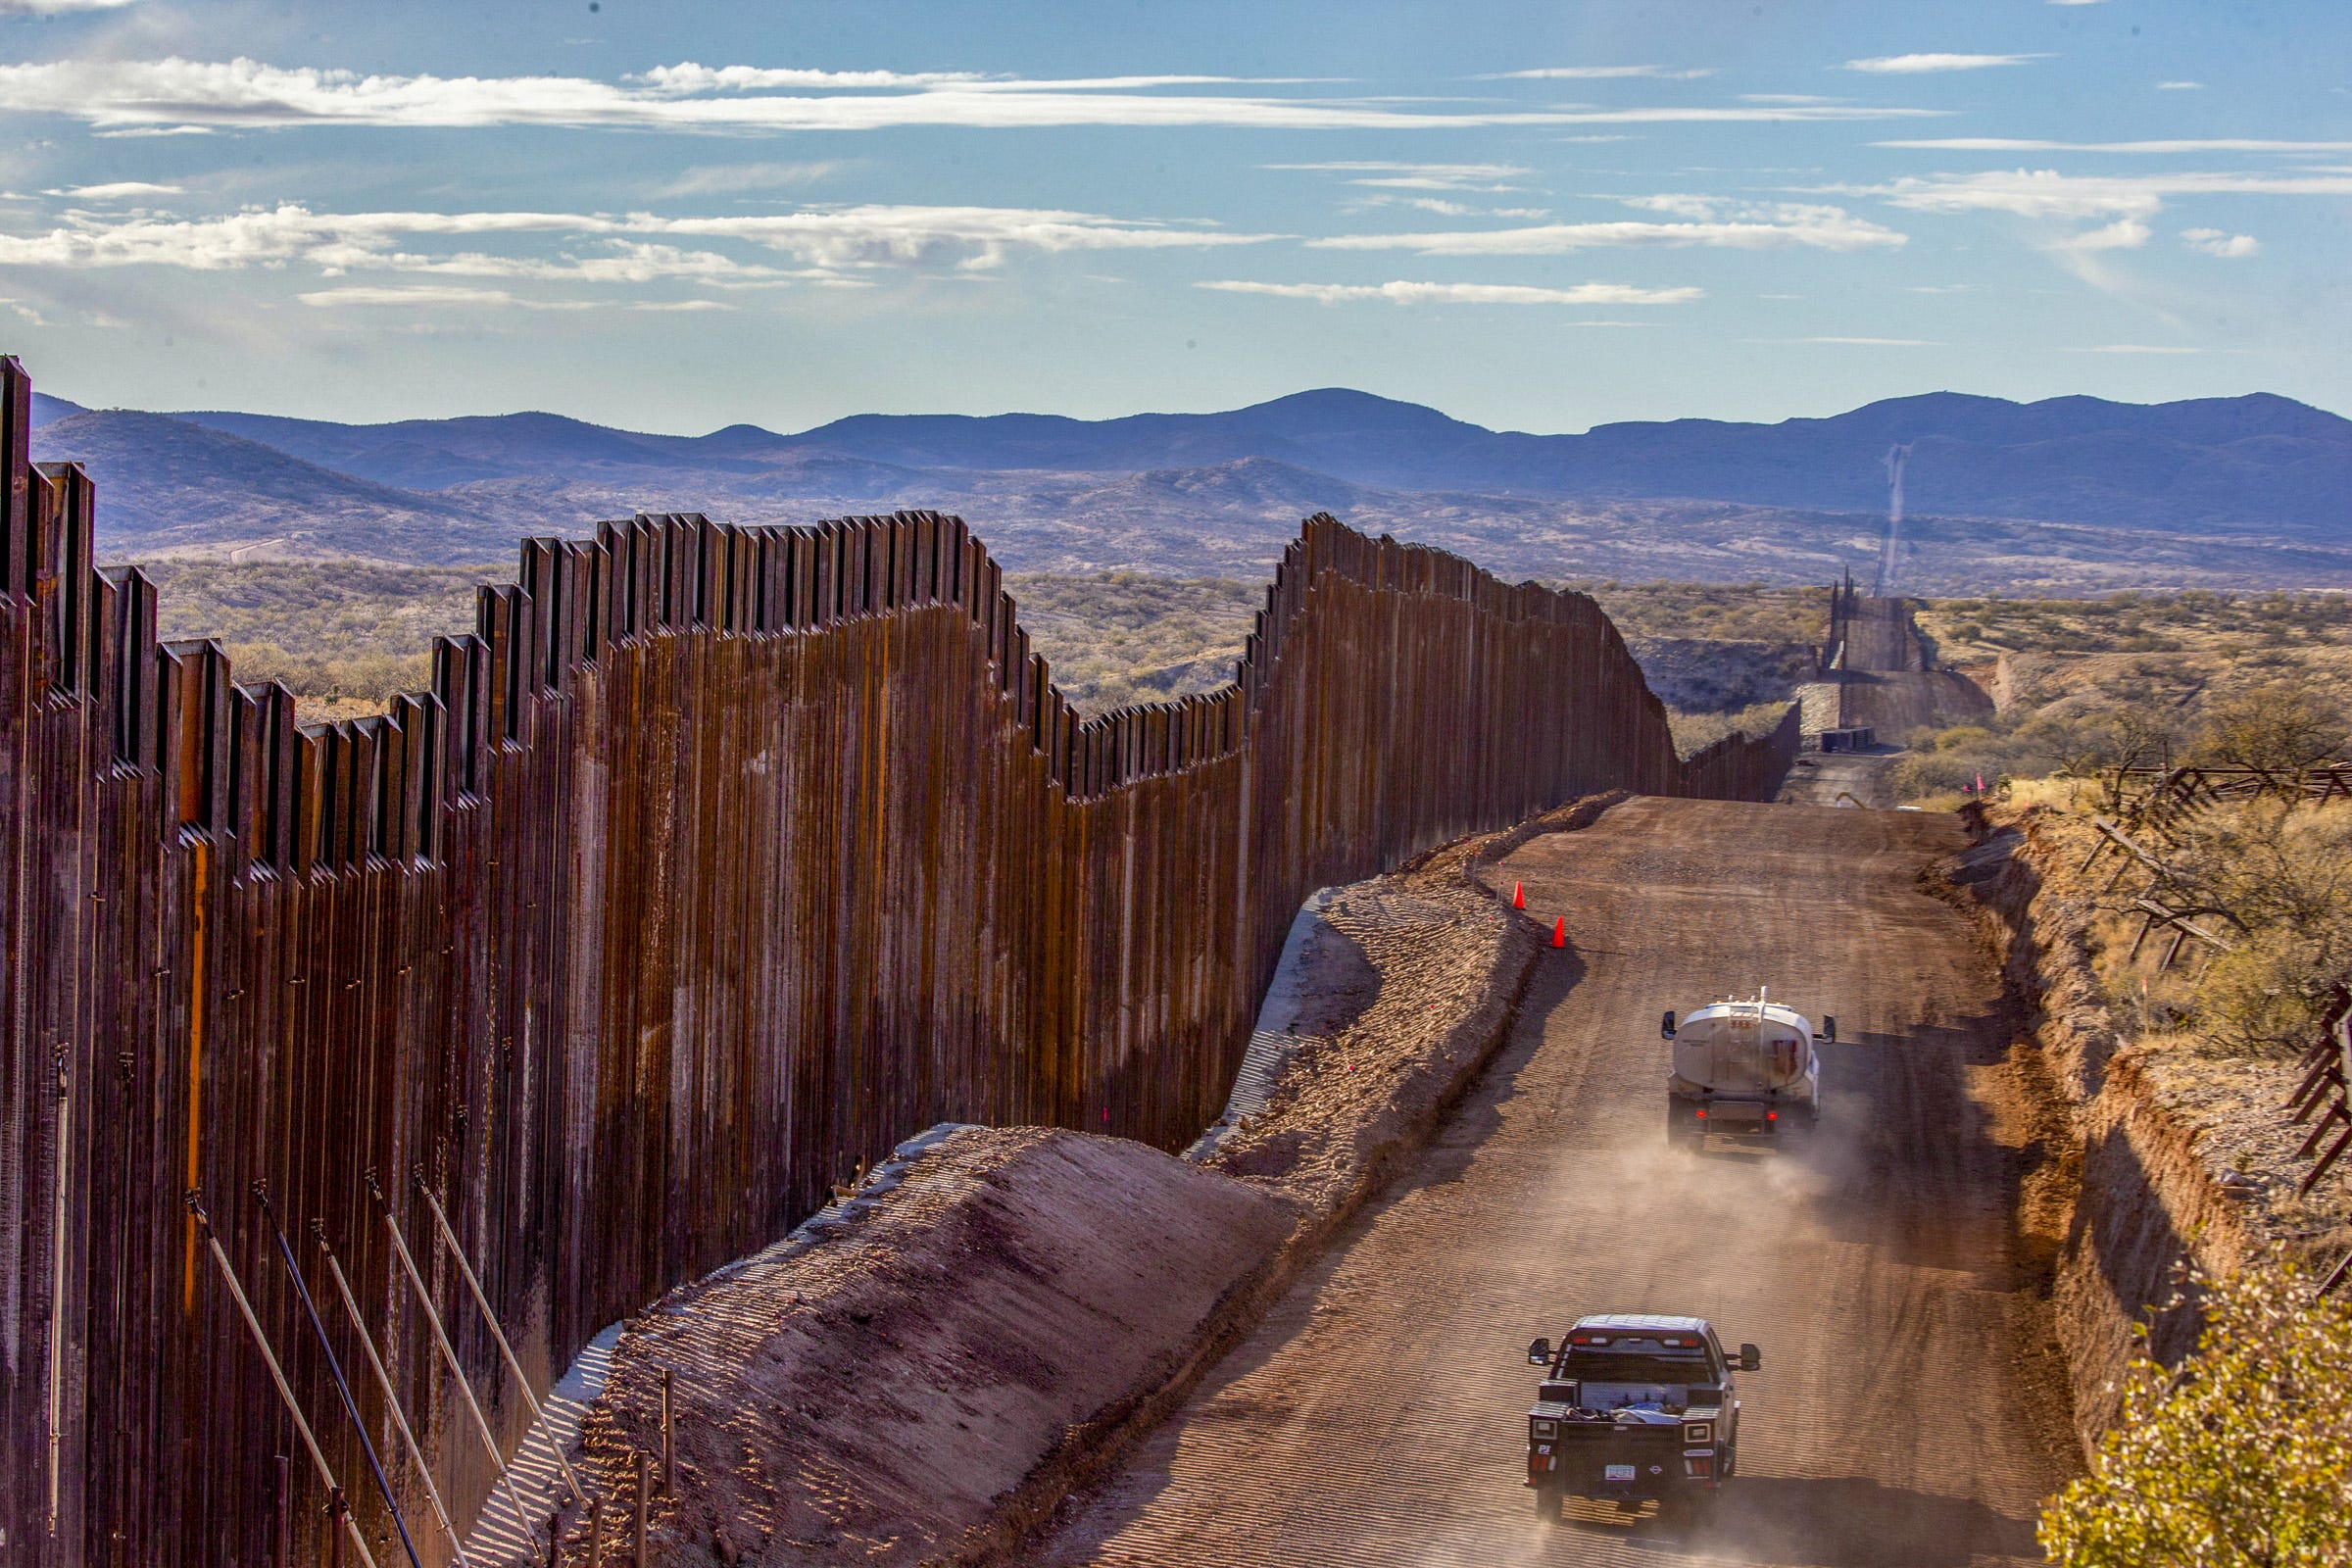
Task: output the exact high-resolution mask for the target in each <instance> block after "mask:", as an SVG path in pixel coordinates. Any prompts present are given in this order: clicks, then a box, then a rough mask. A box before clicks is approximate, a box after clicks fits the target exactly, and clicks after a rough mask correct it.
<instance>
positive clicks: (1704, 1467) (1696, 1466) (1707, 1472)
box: [1683, 1453, 1715, 1481]
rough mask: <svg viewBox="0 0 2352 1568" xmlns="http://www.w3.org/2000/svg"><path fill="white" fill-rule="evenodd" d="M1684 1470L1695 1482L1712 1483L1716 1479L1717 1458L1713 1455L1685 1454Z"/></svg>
mask: <svg viewBox="0 0 2352 1568" xmlns="http://www.w3.org/2000/svg"><path fill="white" fill-rule="evenodd" d="M1683 1469H1684V1471H1685V1473H1687V1474H1688V1475H1689V1476H1690V1477H1691V1480H1693V1481H1712V1480H1714V1479H1715V1456H1714V1455H1713V1454H1711V1453H1687V1454H1684V1455H1683Z"/></svg>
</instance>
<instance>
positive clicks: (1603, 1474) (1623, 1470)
mask: <svg viewBox="0 0 2352 1568" xmlns="http://www.w3.org/2000/svg"><path fill="white" fill-rule="evenodd" d="M1600 1479H1601V1480H1603V1481H1631V1480H1633V1479H1634V1467H1633V1466H1632V1465H1630V1464H1604V1465H1602V1466H1601V1467H1600Z"/></svg>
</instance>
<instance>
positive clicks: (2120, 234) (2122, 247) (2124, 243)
mask: <svg viewBox="0 0 2352 1568" xmlns="http://www.w3.org/2000/svg"><path fill="white" fill-rule="evenodd" d="M2149 232H2150V231H2149V228H2148V225H2147V224H2145V223H2143V222H2141V221H2139V220H2138V219H2136V218H2119V219H2117V220H2116V221H2114V222H2112V223H2109V224H2107V225H2106V226H2105V227H2103V228H2094V229H2091V230H2089V231H2088V232H2086V233H2081V234H2070V235H2068V236H2067V237H2066V238H2065V239H2062V240H2059V241H2058V242H2057V243H2058V245H2059V246H2060V247H2061V248H2063V249H2066V250H2070V251H2130V250H2137V249H2138V248H2139V247H2140V246H2142V245H2145V244H2146V243H2147V242H2148V234H2149Z"/></svg>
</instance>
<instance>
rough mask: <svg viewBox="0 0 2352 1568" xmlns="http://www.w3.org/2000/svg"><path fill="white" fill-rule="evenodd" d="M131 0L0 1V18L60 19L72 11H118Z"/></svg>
mask: <svg viewBox="0 0 2352 1568" xmlns="http://www.w3.org/2000/svg"><path fill="white" fill-rule="evenodd" d="M131 3H132V0H0V17H62V16H65V15H67V14H68V13H70V12H74V11H119V10H121V9H122V8H123V7H124V6H126V5H129V4H131Z"/></svg>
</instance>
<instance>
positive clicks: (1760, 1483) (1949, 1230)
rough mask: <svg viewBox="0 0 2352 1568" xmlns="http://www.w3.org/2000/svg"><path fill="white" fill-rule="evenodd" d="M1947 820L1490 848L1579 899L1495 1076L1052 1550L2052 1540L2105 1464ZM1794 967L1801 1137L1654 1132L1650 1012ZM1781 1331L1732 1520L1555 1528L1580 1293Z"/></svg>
mask: <svg viewBox="0 0 2352 1568" xmlns="http://www.w3.org/2000/svg"><path fill="white" fill-rule="evenodd" d="M1964 843H1965V840H1964V838H1963V835H1962V832H1961V829H1960V827H1959V825H1958V823H1957V822H1956V820H1955V819H1953V818H1951V817H1948V816H1941V815H1930V814H1926V813H1918V812H1882V811H1866V810H1853V809H1835V810H1832V809H1806V808H1794V807H1765V806H1750V805H1739V804H1732V803H1723V802H1700V801H1666V800H1651V799H1639V800H1634V801H1630V802H1627V803H1625V804H1623V805H1621V806H1618V807H1616V808H1615V809H1611V810H1609V811H1608V812H1607V813H1606V814H1605V815H1603V816H1601V817H1600V819H1599V820H1598V821H1597V822H1596V823H1595V824H1593V826H1591V827H1589V828H1587V829H1585V830H1584V831H1582V832H1575V833H1553V834H1549V835H1545V836H1543V837H1538V838H1536V839H1534V840H1533V841H1531V842H1529V843H1526V844H1525V845H1524V846H1522V847H1520V848H1519V849H1517V850H1516V852H1515V853H1512V854H1510V855H1509V856H1508V858H1505V859H1504V860H1502V862H1501V863H1500V864H1499V865H1497V866H1496V867H1495V869H1494V871H1493V872H1492V873H1491V875H1492V877H1493V879H1494V881H1495V884H1496V885H1497V886H1498V887H1499V888H1500V890H1501V891H1502V892H1503V893H1504V894H1506V895H1507V893H1508V891H1509V888H1510V886H1511V883H1512V882H1513V881H1521V882H1523V883H1524V885H1525V888H1526V891H1527V897H1528V904H1529V909H1530V913H1531V914H1534V915H1537V916H1540V917H1542V919H1543V920H1544V923H1548V922H1549V920H1550V918H1551V917H1553V916H1554V915H1555V914H1556V915H1558V916H1561V917H1563V918H1564V919H1565V921H1566V934H1567V939H1568V946H1567V947H1566V948H1565V949H1564V950H1562V951H1559V952H1546V953H1544V954H1543V955H1542V956H1540V957H1539V960H1538V965H1537V968H1536V969H1535V971H1534V973H1533V975H1532V977H1531V979H1530V981H1529V985H1528V988H1527V990H1526V992H1525V994H1524V996H1523V998H1522V1001H1521V1004H1520V1007H1519V1010H1518V1014H1517V1023H1516V1025H1515V1028H1514V1030H1513V1032H1512V1034H1511V1035H1510V1036H1509V1038H1508V1039H1507V1040H1506V1041H1505V1043H1504V1045H1503V1047H1502V1049H1501V1051H1500V1052H1499V1054H1497V1056H1496V1058H1495V1064H1494V1065H1493V1067H1492V1068H1491V1069H1490V1070H1489V1071H1488V1072H1487V1074H1486V1075H1485V1076H1484V1077H1483V1079H1481V1081H1480V1082H1479V1083H1478V1084H1477V1085H1476V1086H1475V1087H1474V1088H1473V1089H1472V1090H1471V1091H1470V1092H1469V1093H1468V1094H1467V1095H1466V1096H1465V1097H1464V1098H1463V1100H1462V1101H1461V1102H1460V1103H1459V1105H1458V1107H1457V1108H1456V1109H1455V1110H1454V1111H1453V1112H1452V1114H1451V1115H1450V1116H1449V1117H1448V1118H1447V1119H1446V1121H1445V1122H1444V1123H1443V1124H1442V1125H1441V1127H1440V1129H1439V1131H1438V1134H1437V1136H1436V1138H1435V1139H1434V1141H1433V1142H1432V1143H1431V1145H1430V1146H1429V1147H1428V1148H1427V1150H1426V1151H1425V1152H1423V1153H1422V1154H1420V1155H1419V1156H1418V1157H1417V1158H1415V1159H1413V1160H1411V1161H1409V1162H1408V1163H1407V1164H1406V1167H1405V1169H1404V1171H1403V1173H1402V1175H1401V1178H1400V1179H1399V1180H1398V1181H1397V1184H1396V1185H1395V1186H1394V1187H1393V1188H1392V1189H1390V1191H1389V1192H1388V1193H1387V1195H1386V1196H1384V1197H1383V1198H1381V1199H1380V1200H1379V1201H1376V1202H1375V1203H1373V1204H1372V1205H1370V1206H1368V1207H1367V1208H1366V1209H1365V1210H1364V1211H1363V1212H1362V1214H1361V1216H1360V1217H1359V1219H1358V1220H1357V1222H1356V1223H1355V1225H1354V1226H1353V1227H1352V1228H1350V1229H1349V1230H1348V1232H1347V1233H1345V1234H1344V1235H1343V1237H1342V1239H1341V1245H1340V1246H1338V1247H1336V1248H1334V1249H1333V1250H1331V1251H1330V1252H1329V1253H1327V1254H1326V1255H1325V1256H1324V1257H1323V1258H1322V1259H1321V1260H1320V1261H1319V1262H1317V1263H1316V1264H1315V1265H1314V1266H1312V1267H1311V1268H1309V1269H1308V1270H1307V1271H1306V1272H1305V1273H1304V1274H1303V1275H1302V1276H1301V1277H1300V1279H1299V1282H1298V1283H1297V1284H1296V1285H1295V1286H1294V1287H1293V1288H1292V1289H1291V1290H1290V1291H1289V1292H1288V1293H1287V1294H1286V1295H1285V1296H1284V1297H1283V1299H1281V1301H1280V1302H1279V1303H1278V1304H1277V1305H1276V1306H1275V1307H1274V1309H1273V1310H1272V1311H1271V1312H1269V1313H1268V1314H1267V1315H1266V1317H1265V1318H1264V1320H1263V1321H1262V1322H1261V1323H1260V1325H1259V1326H1258V1328H1257V1329H1256V1330H1255V1332H1253V1333H1252V1334H1251V1335H1250V1336H1249V1337H1248V1339H1247V1340H1246V1341H1245V1342H1244V1343H1243V1344H1242V1345H1241V1347H1240V1348H1238V1349H1236V1350H1235V1351H1234V1352H1233V1353H1232V1354H1230V1355H1229V1356H1228V1357H1227V1358H1226V1359H1225V1361H1224V1362H1222V1363H1221V1364H1220V1365H1219V1366H1218V1367H1217V1368H1215V1369H1214V1370H1213V1371H1212V1372H1211V1373H1210V1374H1209V1375H1208V1376H1207V1377H1206V1378H1205V1379H1203V1380H1202V1382H1201V1385H1200V1386H1199V1387H1198V1388H1197V1389H1196V1390H1195V1391H1194V1393H1193V1394H1192V1396H1191V1397H1190V1398H1189V1400H1188V1401H1187V1402H1186V1404H1185V1405H1184V1407H1183V1409H1182V1411H1181V1412H1180V1413H1179V1414H1178V1415H1177V1416H1176V1417H1175V1418H1174V1419H1173V1420H1171V1421H1170V1422H1169V1423H1167V1424H1166V1425H1165V1426H1164V1427H1162V1428H1161V1429H1160V1430H1159V1431H1157V1432H1156V1433H1154V1434H1153V1435H1152V1436H1151V1437H1150V1438H1149V1439H1147V1440H1146V1441H1145V1442H1143V1443H1142V1444H1141V1445H1139V1446H1138V1448H1137V1450H1136V1452H1135V1456H1134V1458H1133V1460H1132V1461H1131V1462H1130V1463H1129V1464H1128V1465H1127V1467H1126V1468H1125V1469H1124V1470H1123V1471H1121V1472H1120V1473H1119V1474H1118V1475H1117V1477H1116V1478H1115V1479H1114V1480H1113V1481H1111V1482H1110V1483H1109V1484H1108V1485H1106V1486H1105V1487H1103V1489H1101V1490H1100V1491H1099V1492H1098V1493H1097V1494H1096V1495H1093V1496H1092V1497H1090V1498H1088V1499H1086V1500H1085V1501H1084V1502H1083V1504H1081V1505H1075V1506H1073V1507H1072V1508H1071V1509H1070V1510H1069V1512H1068V1513H1067V1515H1066V1516H1065V1518H1064V1520H1063V1522H1062V1525H1061V1527H1060V1530H1059V1533H1058V1534H1057V1536H1056V1537H1055V1538H1054V1540H1053V1542H1052V1543H1051V1544H1050V1546H1049V1547H1048V1548H1047V1549H1046V1550H1045V1551H1044V1552H1043V1553H1041V1555H1040V1559H1039V1560H1041V1561H1044V1562H1048V1563H1052V1564H1055V1565H1061V1568H1069V1565H1077V1564H1121V1565H1145V1564H1188V1565H1189V1564H1199V1563H1217V1564H1237V1565H1242V1564H1265V1565H1268V1568H1276V1565H1283V1568H1288V1565H1293V1564H1298V1563H1302V1562H1318V1563H1350V1562H1364V1563H1373V1562H1378V1563H1404V1564H1440V1563H1444V1564H1452V1563H1461V1564H1469V1563H1480V1564H1487V1563H1538V1562H1562V1563H1627V1564H1632V1563H1641V1564H1654V1563H1663V1562H1672V1561H1691V1562H1705V1563H1746V1564H1792V1565H1796V1564H1801V1565H1814V1568H1847V1565H1879V1564H1884V1565H1887V1568H1898V1565H1899V1568H1943V1565H1950V1568H1959V1565H1964V1564H1969V1565H1973V1564H1982V1563H2000V1562H2023V1561H2031V1560H2036V1559H2037V1551H2036V1548H2035V1545H2034V1530H2033V1524H2034V1515H2035V1512H2036V1509H2037V1507H2038V1504H2039V1502H2040V1500H2041V1499H2042V1498H2043V1497H2044V1496H2046V1495H2048V1494H2049V1493H2050V1492H2051V1491H2053V1490H2055V1489H2056V1488H2057V1487H2058V1486H2059V1485H2061V1484H2063V1482H2064V1481H2065V1480H2066V1479H2067V1477H2068V1476H2069V1475H2070V1473H2072V1471H2073V1469H2074V1468H2075V1466H2076V1464H2077V1460H2076V1457H2075V1446H2074V1443H2073V1439H2072V1418H2071V1411H2070V1408H2069V1400H2068V1392H2067V1383H2066V1379H2065V1376H2064V1369H2063V1366H2062V1363H2061V1358H2060V1356H2059V1355H2058V1353H2057V1350H2056V1348H2055V1344H2054V1341H2053V1337H2052V1333H2051V1328H2050V1322H2049V1314H2048V1309H2047V1304H2046V1301H2045V1299H2044V1296H2043V1291H2042V1286H2043V1283H2044V1276H2043V1274H2042V1273H2041V1271H2040V1268H2039V1265H2038V1262H2037V1260H2036V1259H2035V1258H2034V1256H2033V1255H2031V1254H2030V1253H2029V1252H2028V1250H2025V1249H2023V1248H2021V1246H2020V1244H2019V1243H2018V1241H2017V1240H2016V1236H2015V1230H2014V1227H2013V1213H2014V1210H2015V1207H2016V1204H2017V1201H2018V1198H2019V1181H2020V1177H2021V1174H2022V1172H2023V1171H2024V1170H2025V1169H2026V1168H2027V1164H2028V1155H2027V1152H2026V1146H2027V1145H2028V1144H2029V1142H2030V1141H2031V1139H2032V1138H2033V1136H2034V1128H2033V1126H2032V1124H2031V1120H2030V1118H2029V1117H2028V1116H2027V1115H2026V1114H2025V1113H2024V1111H2023V1110H2022V1109H2021V1104H2022V1100H2023V1095H2022V1091H2021V1089H2020V1086H2019V1085H2018V1084H2017V1082H2016V1081H2015V1071H2014V1067H2013V1064H2012V1061H2011V1046H2012V1043H2013V1040H2014V1034H2015V1030H2014V1024H2015V1019H2014V1017H2013V1016H2012V1009H2011V1008H2010V1007H2009V1006H2008V1005H2006V1004H2005V1002H2004V998H2003V990H2002V986H2001V981H2000V977H1999V975H1998V973H1997V972H1996V969H1995V965H1994V963H1993V961H1992V959H1991V958H1990V956H1989V955H1988V954H1987V952H1986V950H1985V944H1984V943H1983V941H1982V939H1981V938H1980V936H1979V934H1978V932H1977V931H1976V929H1975V928H1974V926H1973V923H1972V922H1971V920H1970V919H1969V917H1968V916H1967V915H1966V914H1965V913H1964V912H1963V911H1962V910H1961V909H1960V908H1958V907H1955V906H1953V905H1952V904H1949V903H1946V902H1943V901H1940V900H1938V899H1936V898H1935V897H1932V896H1931V895H1930V893H1929V892H1928V891H1927V889H1926V888H1925V887H1924V886H1923V884H1922V882H1921V878H1920V873H1921V872H1922V870H1923V869H1924V868H1925V867H1927V866H1928V865H1929V864H1930V862H1932V861H1933V860H1935V859H1936V858H1938V857H1940V856H1945V855H1949V854H1952V853H1955V852H1957V851H1959V850H1960V849H1962V848H1963V847H1964ZM1758 984H1769V985H1771V986H1772V987H1773V990H1774V994H1775V996H1776V997H1781V998H1786V999H1788V1000H1789V1001H1791V1002H1793V1003H1795V1004H1796V1005H1798V1006H1800V1007H1803V1008H1806V1009H1808V1010H1811V1011H1814V1012H1816V1013H1834V1014H1836V1015H1837V1017H1838V1033H1839V1040H1840V1044H1838V1045H1837V1046H1835V1047H1832V1048H1830V1049H1829V1050H1828V1051H1827V1053H1826V1061H1825V1068H1824V1077H1825V1083H1826V1085H1827V1091H1828V1092H1827V1106H1828V1109H1827V1117H1826V1122H1825V1135H1824V1137H1823V1138H1822V1139H1821V1141H1820V1142H1819V1144H1818V1145H1817V1146H1816V1148H1815V1149H1814V1150H1813V1151H1812V1152H1810V1153H1808V1154H1805V1155H1802V1156H1791V1155H1789V1154H1787V1153H1780V1154H1754V1153H1746V1152H1733V1151H1711V1152H1707V1153H1704V1154H1701V1155H1696V1156H1691V1155H1683V1154H1674V1153H1669V1152H1667V1151H1666V1150H1665V1149H1664V1148H1663V1147H1662V1140H1661V1136H1660V1130H1659V1129H1660V1122H1661V1120H1662V1115H1663V1108H1662V1096H1663V1082H1664V1077H1665V1070H1666V1048H1665V1047H1664V1046H1663V1045H1662V1043H1661V1042H1660V1041H1659V1040H1658V1038H1657V1019H1658V1014H1659V1012H1660V1011H1661V1010H1662V1009H1664V1008H1666V1007H1677V1008H1689V1007H1691V1006H1696V1005H1701V1004H1703V1003H1704V1002H1707V1001H1711V1000H1714V999H1715V998H1717V997H1719V996H1721V995H1723V994H1725V993H1727V992H1731V991H1744V992H1749V993H1752V990H1753V988H1754V987H1755V986H1756V985H1758ZM1602 1310H1662V1311H1677V1312H1695V1313H1699V1314H1703V1315H1705V1316H1708V1317H1710V1318H1712V1319H1713V1320H1714V1321H1715V1322H1716V1323H1717V1324H1718V1325H1719V1326H1720V1327H1721V1328H1722V1330H1723V1331H1724V1333H1725V1334H1726V1336H1727V1337H1729V1338H1732V1339H1744V1340H1752V1341H1754V1342H1756V1343H1758V1344H1760V1345H1761V1346H1762V1347H1763V1348H1764V1351H1765V1357H1766V1360H1765V1367H1764V1370H1762V1371H1761V1372H1759V1373H1756V1374H1754V1375H1752V1376H1750V1377H1748V1378H1746V1379H1744V1380H1743V1383H1742V1397H1743V1398H1744V1400H1745V1413H1744V1417H1743V1425H1742V1428H1741V1440H1740V1479H1738V1480H1737V1481H1735V1482H1734V1483H1733V1484H1732V1485H1731V1486H1730V1487H1729V1488H1728V1489H1727V1490H1726V1492H1725V1494H1724V1495H1722V1496H1721V1497H1720V1499H1719V1500H1718V1502H1717V1504H1716V1506H1715V1507H1714V1508H1713V1510H1712V1511H1711V1513H1709V1514H1707V1515H1705V1516H1703V1517H1702V1518H1700V1519H1699V1520H1697V1521H1696V1522H1693V1523H1674V1524H1669V1523H1666V1522H1663V1521H1660V1520H1658V1519H1655V1518H1652V1517H1650V1516H1648V1515H1646V1514H1644V1515H1642V1516H1639V1517H1636V1518H1631V1519H1629V1518H1625V1517H1623V1516H1619V1515H1616V1514H1599V1515H1579V1516H1578V1517H1576V1518H1574V1519H1572V1520H1570V1521H1568V1522H1565V1523H1558V1524H1544V1523H1540V1522H1539V1521H1538V1520H1537V1519H1536V1518H1535V1517H1534V1516H1533V1512H1532V1510H1531V1508H1530V1506H1529V1503H1528V1493H1527V1492H1526V1491H1525V1490H1524V1489H1523V1488H1522V1486H1521V1485H1520V1481H1521V1477H1522V1476H1523V1474H1524V1460H1523V1447H1522V1445H1523V1442H1524V1432H1525V1428H1524V1424H1523V1423H1524V1411H1525V1407H1526V1404H1527V1401H1528V1398H1529V1397H1530V1393H1531V1384H1530V1378H1531V1373H1530V1371H1529V1369H1528V1368H1527V1367H1526V1366H1525V1365H1524V1364H1523V1363H1522V1360H1521V1357H1520V1354H1519V1351H1520V1348H1522V1347H1524V1346H1525V1344H1526V1343H1527V1342H1528V1341H1529V1340H1530V1339H1532V1338H1534V1337H1535V1336H1536V1335H1538V1334H1547V1335H1551V1336H1554V1337H1557V1335H1558V1334H1559V1333H1560V1331H1561V1330H1562V1329H1563V1328H1564V1327H1565V1326H1566V1324H1567V1323H1568V1322H1570V1321H1571V1320H1573V1319H1574V1318H1575V1317H1576V1316H1577V1315H1579V1314H1581V1313H1585V1312H1592V1311H1602Z"/></svg>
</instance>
